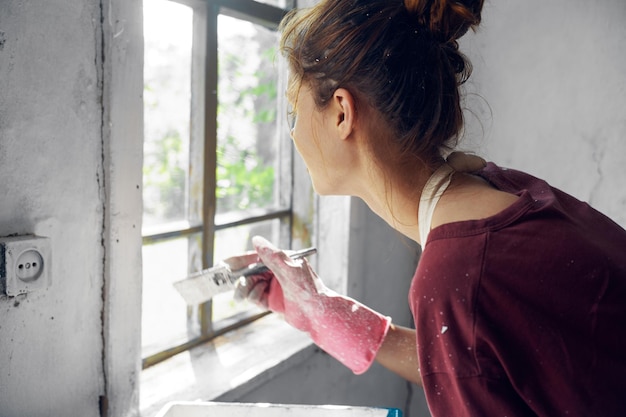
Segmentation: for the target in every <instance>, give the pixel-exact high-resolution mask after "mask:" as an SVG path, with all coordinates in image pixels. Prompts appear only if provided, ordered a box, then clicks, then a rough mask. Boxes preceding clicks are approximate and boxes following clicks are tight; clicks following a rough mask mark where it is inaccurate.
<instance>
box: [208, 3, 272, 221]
mask: <svg viewBox="0 0 626 417" xmlns="http://www.w3.org/2000/svg"><path fill="white" fill-rule="evenodd" d="M277 36H278V35H277V33H276V32H275V31H271V30H269V29H266V28H264V27H262V26H259V25H255V24H253V23H250V22H246V21H243V20H239V19H236V18H232V17H228V16H224V15H220V16H219V18H218V60H219V78H218V99H219V105H218V116H217V120H218V150H217V158H218V167H217V198H218V201H217V213H218V214H219V213H225V212H228V211H232V210H247V209H253V208H262V207H277V206H278V204H277V192H276V191H275V187H274V184H275V183H276V176H277V175H278V173H279V172H280V169H279V167H278V157H277V156H278V130H277V106H278V104H277V75H276V74H277V71H276V61H275V53H276V47H277V45H278V37H277Z"/></svg>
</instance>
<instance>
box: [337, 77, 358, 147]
mask: <svg viewBox="0 0 626 417" xmlns="http://www.w3.org/2000/svg"><path fill="white" fill-rule="evenodd" d="M332 100H333V105H332V109H333V121H334V124H335V127H336V129H337V133H338V135H339V137H340V138H341V139H348V138H349V137H350V135H351V134H352V132H353V131H354V128H355V123H356V120H357V119H356V103H355V100H354V96H353V95H352V94H351V93H350V92H349V91H348V90H346V89H345V88H338V89H336V90H335V92H334V93H333V98H332Z"/></svg>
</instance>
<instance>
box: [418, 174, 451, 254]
mask: <svg viewBox="0 0 626 417" xmlns="http://www.w3.org/2000/svg"><path fill="white" fill-rule="evenodd" d="M454 172H455V170H454V169H453V168H452V167H451V166H450V165H448V164H447V163H444V164H443V165H441V166H440V167H439V168H437V170H436V171H435V172H434V173H433V175H431V176H430V178H429V179H428V181H427V182H426V184H425V185H424V189H423V190H422V196H421V197H420V205H419V210H418V214H417V221H418V227H419V232H420V245H421V246H422V248H424V246H426V239H427V238H428V233H430V228H431V223H432V219H433V213H434V212H435V207H437V203H438V202H439V198H440V197H441V195H442V194H443V193H444V191H446V189H447V188H448V186H449V185H450V181H451V180H452V174H453V173H454Z"/></svg>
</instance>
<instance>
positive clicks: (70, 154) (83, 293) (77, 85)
mask: <svg viewBox="0 0 626 417" xmlns="http://www.w3.org/2000/svg"><path fill="white" fill-rule="evenodd" d="M126 22H129V24H128V25H127V24H126ZM127 55H128V56H127ZM141 56H142V52H141V8H140V3H139V2H137V1H134V2H122V1H116V0H113V1H108V2H106V3H104V2H99V1H93V0H92V1H83V0H51V1H45V2H32V1H26V0H3V1H2V2H0V178H1V180H0V196H1V197H0V198H1V203H0V236H8V235H12V234H36V235H41V236H46V237H49V238H50V240H51V243H52V248H51V249H52V261H51V264H50V265H49V266H51V270H50V272H51V282H52V284H51V286H50V287H49V288H47V289H44V290H39V291H36V292H32V293H30V294H27V295H21V296H17V297H6V296H4V295H0V415H2V416H3V417H4V416H6V417H11V416H26V415H27V416H61V415H63V416H77V417H78V416H82V417H88V416H99V415H101V412H100V408H102V409H103V410H102V411H103V412H102V415H116V416H123V415H127V414H126V411H127V410H132V409H133V408H136V404H135V403H136V389H137V388H136V387H135V386H134V385H135V384H134V379H135V378H136V373H137V371H138V366H139V361H138V347H139V331H138V329H139V322H138V318H139V306H140V302H139V300H140V298H139V297H140V296H141V291H140V288H141V287H140V283H141V270H140V267H141V263H140V260H141V258H140V256H138V255H140V245H141V238H140V229H141V227H140V225H141V191H140V189H139V188H140V187H139V184H141V154H142V153H141V149H142V147H141V142H142V130H141V126H142V103H141V94H142V90H143V86H142V81H141V72H142V70H141V68H142V66H141ZM127 297H128V298H127ZM105 370H106V372H105ZM107 409H108V411H107ZM129 414H130V413H129Z"/></svg>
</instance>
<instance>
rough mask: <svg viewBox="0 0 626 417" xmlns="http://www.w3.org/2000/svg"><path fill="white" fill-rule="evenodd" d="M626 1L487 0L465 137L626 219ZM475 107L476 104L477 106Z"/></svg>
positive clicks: (471, 48)
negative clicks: (468, 126)
mask: <svg viewBox="0 0 626 417" xmlns="http://www.w3.org/2000/svg"><path fill="white" fill-rule="evenodd" d="M624 19H626V2H625V1H623V0H603V1H601V2H589V1H582V0H568V1H566V0H559V1H542V0H528V1H514V0H503V1H487V2H486V5H485V12H484V15H483V23H482V24H481V26H480V29H479V30H478V32H477V33H475V34H472V33H471V32H470V33H469V34H468V35H467V36H466V37H465V38H463V43H462V46H461V47H462V48H464V50H465V51H467V53H468V55H469V56H470V58H471V60H472V62H473V64H474V74H473V75H472V78H471V81H470V82H469V83H468V85H467V86H466V89H467V92H468V99H467V107H468V108H469V110H470V111H469V112H468V116H467V120H468V123H469V124H470V126H471V127H470V129H469V130H468V132H467V141H466V143H465V145H466V146H467V147H468V148H471V149H475V150H476V151H477V152H478V153H479V154H481V155H484V156H486V157H487V158H488V159H490V160H493V161H495V162H496V163H498V164H500V165H502V166H507V167H511V168H517V169H522V170H525V171H527V172H529V173H531V174H533V175H536V176H538V177H541V178H544V179H546V180H547V181H549V182H550V183H551V184H552V185H554V186H556V187H559V188H561V189H562V190H564V191H566V192H568V193H570V194H573V195H574V196H575V197H577V198H579V199H581V200H583V201H587V202H589V203H590V204H591V205H592V206H594V207H596V208H598V209H599V210H601V211H602V212H604V213H605V214H607V215H608V216H609V217H611V218H613V219H614V220H615V221H616V222H618V223H619V224H620V225H622V227H625V226H626V54H625V52H626V26H625V25H624ZM472 113H473V114H472Z"/></svg>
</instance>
